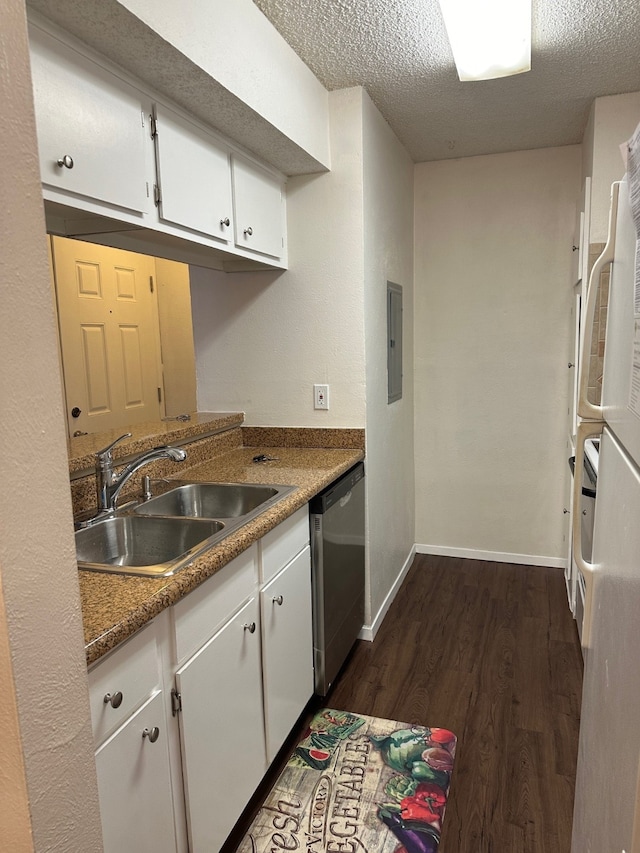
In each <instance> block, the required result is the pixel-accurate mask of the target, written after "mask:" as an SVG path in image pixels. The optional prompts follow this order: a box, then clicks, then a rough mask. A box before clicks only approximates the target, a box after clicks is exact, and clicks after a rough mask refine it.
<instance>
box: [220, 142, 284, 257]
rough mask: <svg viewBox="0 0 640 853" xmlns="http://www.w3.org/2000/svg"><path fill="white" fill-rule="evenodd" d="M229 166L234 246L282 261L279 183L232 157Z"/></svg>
mask: <svg viewBox="0 0 640 853" xmlns="http://www.w3.org/2000/svg"><path fill="white" fill-rule="evenodd" d="M232 166H233V199H234V205H235V238H236V246H238V248H240V249H250V250H251V251H254V252H260V253H261V254H263V255H272V256H273V257H275V258H280V257H282V255H283V254H284V213H283V206H282V185H281V183H280V181H279V180H278V179H277V178H276V177H275V176H274V175H271V174H270V173H269V172H266V171H265V170H264V169H261V168H260V167H259V166H257V165H256V164H254V163H251V162H249V161H248V160H244V159H242V158H241V157H237V156H234V157H233V163H232Z"/></svg>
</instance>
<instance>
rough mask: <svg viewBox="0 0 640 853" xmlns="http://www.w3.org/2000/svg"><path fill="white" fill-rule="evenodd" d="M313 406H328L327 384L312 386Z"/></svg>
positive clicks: (316, 407) (318, 407)
mask: <svg viewBox="0 0 640 853" xmlns="http://www.w3.org/2000/svg"><path fill="white" fill-rule="evenodd" d="M313 408H314V409H328V408H329V386H328V385H314V386H313Z"/></svg>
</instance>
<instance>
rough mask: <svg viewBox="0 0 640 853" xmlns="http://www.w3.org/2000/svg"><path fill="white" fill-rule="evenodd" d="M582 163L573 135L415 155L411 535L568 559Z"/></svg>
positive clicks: (465, 547)
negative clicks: (568, 443)
mask: <svg viewBox="0 0 640 853" xmlns="http://www.w3.org/2000/svg"><path fill="white" fill-rule="evenodd" d="M580 169H581V152H580V148H579V147H578V146H569V147H565V148H556V149H553V148H550V149H541V150H536V151H523V152H517V153H511V154H499V155H491V156H485V157H473V158H468V159H463V160H449V161H443V162H437V163H423V164H419V165H418V166H416V173H415V174H416V185H415V194H416V205H415V245H416V252H415V288H416V293H415V393H416V404H415V405H416V413H415V418H416V420H415V424H416V426H415V430H416V541H417V542H418V543H420V545H426V546H429V548H431V549H434V548H436V549H438V548H440V549H444V552H445V553H446V552H447V549H449V550H450V549H454V550H455V549H462V552H463V553H466V552H467V551H468V552H471V553H469V555H470V556H473V552H487V553H490V554H492V555H497V557H496V558H500V555H523V556H524V558H525V560H526V561H527V562H541V563H543V564H544V563H545V562H549V563H551V564H553V563H554V562H555V563H556V564H559V562H560V561H561V560H562V559H563V558H564V556H565V552H566V548H565V545H564V543H563V532H564V523H563V512H562V510H563V505H564V504H563V499H564V494H565V480H566V476H567V473H568V467H567V454H566V448H565V440H566V434H567V400H568V378H567V360H568V354H569V340H570V328H569V320H570V310H571V300H572V291H571V284H572V282H571V272H570V270H571V255H572V252H571V245H572V237H573V230H574V218H575V210H576V199H577V198H578V197H579V192H580ZM420 545H419V549H420ZM510 558H511V557H509V559H510Z"/></svg>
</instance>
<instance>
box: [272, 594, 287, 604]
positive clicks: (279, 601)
mask: <svg viewBox="0 0 640 853" xmlns="http://www.w3.org/2000/svg"><path fill="white" fill-rule="evenodd" d="M271 600H272V601H273V603H274V604H282V602H283V601H284V598H283V597H282V596H281V595H274V596H273V598H272V599H271Z"/></svg>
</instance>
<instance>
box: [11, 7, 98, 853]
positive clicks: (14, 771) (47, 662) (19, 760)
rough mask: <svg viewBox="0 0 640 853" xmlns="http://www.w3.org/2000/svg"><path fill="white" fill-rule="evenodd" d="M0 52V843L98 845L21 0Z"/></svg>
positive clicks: (40, 847)
mask: <svg viewBox="0 0 640 853" xmlns="http://www.w3.org/2000/svg"><path fill="white" fill-rule="evenodd" d="M0 56H1V57H2V74H0V106H1V108H2V114H3V116H4V118H5V120H4V121H3V123H2V127H1V128H0V156H1V157H2V160H3V162H5V163H11V168H9V169H6V170H5V173H4V174H3V177H2V190H1V192H2V205H1V207H0V235H1V237H0V242H1V245H2V252H0V399H1V400H2V418H1V419H0V470H1V471H2V489H1V490H0V518H1V519H2V524H1V525H0V584H1V595H0V606H1V607H2V613H1V614H0V678H1V679H2V680H1V683H0V689H1V690H2V700H0V706H2V711H0V721H1V723H2V767H1V769H0V802H1V803H2V805H1V806H0V821H1V823H0V848H2V850H7V851H9V850H11V851H16V853H17V851H20V853H22V851H28V850H30V849H32V845H33V849H34V850H36V851H38V853H45V851H82V853H94V851H95V853H99V851H101V850H102V840H101V839H102V832H101V827H100V818H99V812H98V802H97V785H96V775H95V764H94V759H93V737H92V733H91V721H90V716H89V699H88V688H87V670H86V662H85V655H84V642H83V636H82V616H81V611H80V594H79V589H78V568H77V564H76V561H75V548H74V542H73V524H72V515H71V498H70V493H69V469H68V460H67V446H66V439H65V419H64V414H63V409H62V394H61V381H60V372H59V367H58V352H57V342H56V332H55V320H54V311H53V297H52V291H51V283H50V278H49V269H48V264H47V244H46V239H45V233H44V213H43V209H42V201H41V192H40V177H39V168H38V157H37V150H36V140H35V124H34V118H33V105H32V94H31V79H30V76H29V68H28V50H27V40H26V21H25V9H24V3H23V2H22V0H7V2H5V3H3V7H2V26H1V27H0ZM16 152H19V155H20V156H16ZM7 643H8V646H9V649H8V651H9V652H10V660H8V659H7ZM25 778H26V792H27V795H28V803H27V802H25V789H24V786H25ZM30 836H31V838H30Z"/></svg>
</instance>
